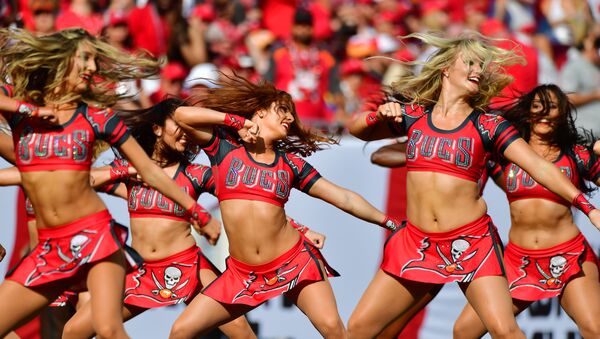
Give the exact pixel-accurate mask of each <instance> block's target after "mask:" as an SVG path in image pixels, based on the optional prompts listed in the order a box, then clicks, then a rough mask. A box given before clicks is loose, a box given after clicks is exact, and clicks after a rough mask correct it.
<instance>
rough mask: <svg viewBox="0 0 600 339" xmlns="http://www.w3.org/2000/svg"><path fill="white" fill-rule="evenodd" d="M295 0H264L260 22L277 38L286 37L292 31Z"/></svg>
mask: <svg viewBox="0 0 600 339" xmlns="http://www.w3.org/2000/svg"><path fill="white" fill-rule="evenodd" d="M297 2H298V1H297V0H264V1H261V4H262V7H261V9H262V14H263V15H262V24H263V26H264V27H265V28H266V29H268V30H269V31H271V32H273V34H275V36H276V37H277V38H279V39H282V40H283V39H288V38H289V37H290V35H291V31H292V23H293V19H294V13H295V11H296V6H297Z"/></svg>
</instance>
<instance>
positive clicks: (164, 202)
mask: <svg viewBox="0 0 600 339" xmlns="http://www.w3.org/2000/svg"><path fill="white" fill-rule="evenodd" d="M116 162H125V161H124V160H122V159H119V160H117V161H115V162H113V165H116ZM125 165H126V163H125ZM173 180H174V181H175V182H176V183H177V185H178V186H179V187H180V188H181V189H183V190H184V191H185V192H186V193H187V194H188V195H190V196H191V197H192V198H193V199H194V200H197V199H198V197H199V196H200V194H202V193H203V192H208V193H211V194H214V190H215V183H214V180H213V176H212V171H211V169H210V167H207V166H204V165H198V164H190V163H181V164H180V165H179V167H178V168H177V170H176V171H175V174H174V175H173ZM123 182H124V184H125V185H126V187H127V196H128V209H129V216H130V218H132V219H135V218H167V219H174V220H181V221H185V222H189V218H187V217H185V209H184V208H182V207H181V206H179V205H178V204H176V203H175V202H174V201H172V200H171V199H169V198H167V197H165V196H163V195H162V194H161V193H160V192H158V191H156V190H155V189H154V188H152V187H149V186H147V185H144V184H143V183H142V182H139V181H137V180H131V179H125V180H123ZM149 227H151V226H149ZM201 269H209V270H212V271H214V272H215V274H217V275H219V274H220V272H219V270H218V269H217V268H216V267H215V266H214V265H213V264H212V263H211V262H210V261H209V260H208V258H206V257H205V256H204V255H203V254H202V250H201V249H200V247H198V246H196V245H194V246H191V247H190V248H188V249H186V250H183V251H181V252H178V253H175V254H172V255H170V256H168V257H166V258H162V259H160V260H153V261H144V263H143V264H142V265H141V266H139V268H138V269H137V270H135V271H133V272H131V273H129V274H127V276H126V277H125V304H126V305H133V306H136V307H141V308H147V309H148V308H157V307H162V306H168V305H174V304H178V303H181V302H186V303H187V302H190V301H191V300H192V299H193V298H194V297H195V296H196V294H198V293H199V292H200V288H201V283H200V280H199V275H198V274H199V271H200V270H201Z"/></svg>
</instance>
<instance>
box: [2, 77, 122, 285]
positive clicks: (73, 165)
mask: <svg viewBox="0 0 600 339" xmlns="http://www.w3.org/2000/svg"><path fill="white" fill-rule="evenodd" d="M0 89H2V90H3V91H4V93H5V94H6V95H7V96H11V94H12V93H11V88H10V87H8V86H5V87H1V88H0ZM2 114H3V115H4V116H5V117H6V118H7V120H8V122H9V124H10V126H11V128H12V131H13V141H14V146H15V153H16V165H17V167H18V168H19V170H20V171H22V172H27V171H48V170H74V171H89V170H90V167H91V162H92V148H93V145H94V142H95V140H96V139H102V140H105V141H108V142H109V143H110V144H111V145H112V146H115V147H118V146H120V145H121V144H122V143H123V142H125V140H126V139H127V138H128V137H129V131H128V129H127V127H126V126H125V125H124V124H123V123H122V122H121V120H119V119H118V118H117V117H116V116H115V114H114V112H113V111H112V110H110V109H105V110H101V109H98V108H94V107H90V106H88V105H87V104H85V103H81V104H80V105H79V106H78V107H77V108H76V110H75V113H74V114H73V117H72V118H71V119H70V120H69V121H68V122H66V123H65V124H62V125H58V126H53V127H48V126H42V125H40V124H36V123H35V121H34V120H33V119H29V118H25V117H24V116H23V115H19V114H14V113H10V112H2ZM115 226H116V223H115V222H114V221H113V220H112V218H111V216H110V214H109V213H108V211H107V210H103V211H100V212H97V213H94V214H92V215H88V216H85V217H82V218H79V219H77V220H74V221H72V222H70V223H67V224H66V225H61V226H55V227H51V228H45V229H38V245H37V246H36V247H35V248H34V249H33V250H32V251H31V252H30V254H29V255H27V256H26V257H25V258H23V259H22V260H21V261H20V262H19V264H18V265H17V266H16V267H14V268H12V269H11V270H10V271H9V272H8V273H7V276H6V278H7V279H10V280H14V281H16V282H18V283H20V284H23V285H24V286H28V287H30V286H31V287H33V286H40V285H44V284H46V283H49V282H52V281H56V280H62V279H69V281H68V282H66V283H65V285H64V287H65V288H68V287H69V285H68V284H69V283H74V282H76V281H79V280H81V278H82V276H79V275H82V274H83V275H85V274H86V272H87V269H88V268H89V265H88V264H90V263H93V262H96V261H100V260H102V259H104V258H106V257H108V256H110V255H111V254H113V253H114V252H115V251H118V250H122V249H123V245H124V241H123V237H121V236H119V234H118V233H117V231H116V229H115ZM71 278H72V279H73V280H71Z"/></svg>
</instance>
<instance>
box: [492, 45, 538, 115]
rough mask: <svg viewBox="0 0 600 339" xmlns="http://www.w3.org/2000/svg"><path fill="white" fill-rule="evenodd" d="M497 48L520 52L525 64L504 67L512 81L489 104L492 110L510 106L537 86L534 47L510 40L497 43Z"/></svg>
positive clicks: (536, 58)
mask: <svg viewBox="0 0 600 339" xmlns="http://www.w3.org/2000/svg"><path fill="white" fill-rule="evenodd" d="M497 46H498V47H500V48H503V49H506V50H512V49H516V50H520V51H521V52H522V56H523V57H524V58H525V62H526V64H525V65H519V64H516V65H512V66H508V67H506V72H507V73H508V74H510V75H512V76H513V78H514V80H513V82H512V83H511V84H510V85H508V86H506V87H505V88H504V89H503V90H502V92H500V95H499V96H498V97H495V98H493V99H492V101H491V103H490V106H491V107H492V108H498V107H502V106H505V105H507V104H510V103H512V102H514V100H516V99H517V98H518V97H520V96H521V95H523V94H525V93H529V92H530V91H531V90H533V89H534V88H535V87H536V86H537V85H538V68H539V61H538V53H537V50H536V49H535V48H534V47H532V46H529V45H525V44H522V43H520V42H518V41H510V40H501V41H499V42H498V43H497Z"/></svg>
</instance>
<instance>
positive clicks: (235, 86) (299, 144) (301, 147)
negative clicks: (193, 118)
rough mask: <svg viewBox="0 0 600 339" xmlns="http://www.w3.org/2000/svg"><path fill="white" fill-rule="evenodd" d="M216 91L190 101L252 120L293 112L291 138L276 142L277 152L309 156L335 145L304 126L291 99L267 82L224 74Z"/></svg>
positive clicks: (210, 91)
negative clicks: (263, 114)
mask: <svg viewBox="0 0 600 339" xmlns="http://www.w3.org/2000/svg"><path fill="white" fill-rule="evenodd" d="M214 84H215V85H217V87H216V88H209V89H207V90H206V91H205V92H203V93H202V94H199V95H197V96H195V97H194V99H190V100H189V101H191V102H193V103H194V104H197V105H199V106H202V107H206V108H210V109H213V110H216V111H220V112H227V113H230V114H235V115H239V116H242V117H244V118H246V119H251V118H252V117H253V116H254V114H255V113H256V112H258V111H262V110H269V109H271V107H272V105H273V104H275V105H276V110H283V111H285V112H290V113H291V114H292V116H293V117H294V122H293V123H292V124H291V126H290V129H289V131H288V135H287V137H286V138H285V139H283V140H278V141H277V142H275V148H276V149H278V150H281V151H283V152H289V153H296V154H300V155H301V156H308V155H310V154H312V153H314V152H315V151H318V150H321V149H323V148H324V144H336V143H337V141H336V140H334V139H333V138H330V137H326V136H323V135H320V134H317V133H316V132H314V131H312V130H310V129H309V128H307V127H305V126H302V124H301V123H300V119H299V118H298V113H297V112H296V106H295V105H294V101H293V100H292V96H291V95H289V94H288V93H287V92H285V91H282V90H279V89H277V88H275V86H274V85H273V84H272V83H270V82H268V81H261V82H260V83H258V84H255V83H252V82H250V81H248V80H246V79H244V78H242V77H240V76H238V75H237V74H233V75H231V76H230V75H226V74H223V73H221V76H220V80H218V81H215V82H214Z"/></svg>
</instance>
